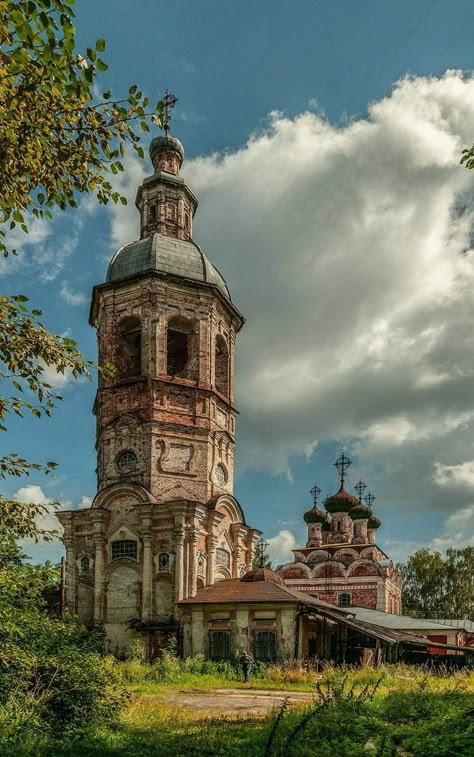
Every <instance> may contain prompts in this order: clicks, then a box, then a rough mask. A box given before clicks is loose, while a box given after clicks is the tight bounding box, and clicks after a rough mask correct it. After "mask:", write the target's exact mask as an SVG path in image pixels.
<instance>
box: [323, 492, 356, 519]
mask: <svg viewBox="0 0 474 757" xmlns="http://www.w3.org/2000/svg"><path fill="white" fill-rule="evenodd" d="M358 504H359V500H358V499H357V497H354V496H353V495H352V494H349V492H346V490H345V489H344V488H343V487H342V486H341V488H340V489H339V491H338V492H337V493H336V494H333V495H332V497H328V498H327V500H326V502H325V503H324V507H325V508H326V510H327V511H328V513H348V512H349V510H352V508H353V507H355V505H358Z"/></svg>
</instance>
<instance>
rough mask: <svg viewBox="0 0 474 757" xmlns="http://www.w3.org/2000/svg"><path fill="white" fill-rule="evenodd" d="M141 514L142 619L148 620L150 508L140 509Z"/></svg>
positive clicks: (150, 546)
mask: <svg viewBox="0 0 474 757" xmlns="http://www.w3.org/2000/svg"><path fill="white" fill-rule="evenodd" d="M141 516H142V517H141V526H142V534H143V576H142V620H150V618H151V615H152V583H153V558H152V534H151V530H150V529H151V508H147V509H146V510H142V512H141Z"/></svg>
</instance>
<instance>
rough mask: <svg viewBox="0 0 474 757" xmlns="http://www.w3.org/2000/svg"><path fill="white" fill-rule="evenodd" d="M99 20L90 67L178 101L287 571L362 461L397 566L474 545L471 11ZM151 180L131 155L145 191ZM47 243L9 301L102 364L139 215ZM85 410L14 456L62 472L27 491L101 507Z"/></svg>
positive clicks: (242, 425) (136, 13)
mask: <svg viewBox="0 0 474 757" xmlns="http://www.w3.org/2000/svg"><path fill="white" fill-rule="evenodd" d="M76 16H77V30H78V47H79V49H80V48H81V47H86V46H87V45H90V44H91V42H93V41H94V40H95V39H97V38H99V37H105V39H106V40H107V48H106V54H105V59H106V60H107V62H108V64H109V71H108V72H107V73H106V74H104V75H103V78H102V79H101V82H102V83H103V88H104V89H105V88H109V87H110V88H111V89H112V91H113V93H114V94H116V95H117V96H120V95H122V94H123V93H125V92H126V90H127V88H128V86H129V85H130V84H132V83H135V82H137V83H139V84H140V86H141V87H142V88H143V89H144V91H146V92H147V93H148V94H150V96H152V97H154V96H156V97H157V98H158V96H160V95H161V94H162V93H163V91H164V89H165V88H169V89H170V90H172V91H173V92H175V94H176V95H177V96H178V98H179V103H178V106H177V108H176V110H175V113H174V119H173V129H172V131H173V132H174V133H175V134H176V136H179V138H180V139H181V140H182V142H183V143H184V146H185V150H186V163H185V166H184V169H183V170H184V175H185V176H186V178H188V179H189V182H190V184H191V186H192V188H193V189H194V191H195V192H196V194H197V195H198V198H199V199H200V208H199V210H198V214H197V216H196V221H195V226H194V232H195V233H194V236H195V239H196V241H198V242H199V243H202V244H203V247H204V249H205V251H206V253H207V254H208V256H209V257H210V259H211V260H212V261H213V262H214V263H215V264H216V265H217V266H218V267H219V268H220V269H221V270H222V272H223V274H224V276H225V277H226V278H227V280H228V283H229V285H230V288H231V291H232V294H233V298H234V300H235V302H236V303H237V304H238V305H239V306H240V307H241V309H242V310H243V311H244V313H245V315H246V316H247V323H246V326H245V328H244V331H243V332H242V336H241V338H240V340H239V341H240V345H239V353H238V360H239V368H238V375H237V380H238V386H237V395H238V401H239V407H240V410H241V416H240V418H239V427H238V453H237V471H238V476H237V480H236V486H235V493H236V495H237V497H238V498H239V500H240V501H241V503H242V504H243V506H244V508H245V511H246V514H247V520H248V522H250V523H251V524H252V525H255V526H256V527H258V528H260V529H262V530H263V531H264V532H265V535H266V537H267V538H270V539H271V540H272V550H273V554H274V557H275V559H276V560H280V559H283V558H284V556H285V554H287V552H288V548H289V547H290V546H292V545H293V544H298V543H300V544H301V542H302V541H303V539H304V537H305V529H304V524H303V521H302V519H301V515H302V513H303V512H304V510H305V509H307V506H308V505H309V504H310V497H309V495H308V490H309V489H310V488H311V486H312V484H313V483H314V481H316V482H317V483H318V484H319V486H320V487H321V488H322V489H323V493H324V494H329V493H331V492H332V491H333V490H334V488H335V486H336V476H335V471H334V469H333V466H332V462H333V461H334V459H335V457H336V455H337V454H338V452H340V451H341V450H342V449H344V450H345V451H346V453H348V454H349V455H350V456H351V457H352V459H353V460H354V465H353V466H352V469H351V480H352V483H355V482H356V481H357V480H358V479H359V477H360V476H362V477H363V478H364V480H367V483H368V484H369V486H370V488H371V490H372V491H373V492H374V494H375V495H376V496H377V500H376V502H375V510H376V512H377V514H378V515H379V516H380V517H381V519H382V521H383V527H382V529H381V531H380V532H379V534H380V538H379V541H380V543H381V545H382V546H385V548H386V550H387V552H388V553H389V554H391V555H393V557H394V558H395V559H398V558H400V557H403V556H404V555H406V554H407V552H409V551H411V550H413V549H415V548H417V547H418V546H420V545H429V546H434V547H440V548H442V547H445V546H448V545H449V544H464V543H469V541H470V540H472V534H473V532H474V507H473V502H474V499H473V497H472V491H473V486H474V461H473V457H474V455H473V452H472V428H473V425H472V424H473V420H472V418H471V416H472V414H473V408H472V401H471V400H470V390H469V386H470V385H472V384H470V381H472V368H473V367H472V365H471V364H470V362H469V360H468V359H467V358H466V357H465V356H466V355H467V356H469V354H472V337H471V334H470V329H468V328H466V323H468V322H469V320H470V310H471V309H472V305H470V300H469V296H470V292H469V290H466V291H464V289H463V286H464V284H465V283H466V282H468V281H470V277H471V275H472V270H471V258H470V254H469V249H468V248H469V243H470V238H471V236H472V231H471V227H472V218H471V215H472V211H473V208H472V179H471V177H470V175H469V174H468V172H466V171H464V169H462V168H460V167H458V165H457V160H458V156H459V152H460V149H461V147H462V146H464V145H469V144H470V143H471V142H472V141H473V140H474V85H473V84H472V82H471V80H470V74H469V71H470V68H471V66H472V62H471V58H472V32H473V27H474V9H473V7H472V3H470V2H467V1H466V2H464V0H456V2H445V1H444V0H438V1H436V0H434V1H433V0H430V1H428V0H416V1H413V0H412V1H411V2H409V1H408V0H398V1H397V2H388V1H387V0H377V1H376V0H373V1H372V0H344V1H343V0H331V1H329V0H327V1H326V2H319V1H318V0H311V1H308V2H306V1H299V2H298V1H297V2H295V3H289V2H281V1H279V0H273V2H272V3H267V2H255V1H254V2H239V3H236V2H230V1H226V0H224V1H223V0H220V1H219V2H217V1H216V2H214V1H211V0H205V2H197V1H193V0H188V1H187V2H180V1H178V2H176V1H175V2H173V3H169V2H168V3H164V2H161V1H158V2H156V1H154V2H147V1H145V0H140V1H139V2H133V3H132V2H128V1H125V0H113V2H112V0H101V2H100V3H97V2H92V0H78V1H77V6H76ZM447 70H457V71H464V72H465V75H464V78H463V76H462V75H461V74H460V73H458V74H452V75H448V77H446V76H445V72H446V71H447ZM407 75H409V76H410V77H411V78H410V79H408V80H406V83H405V84H404V85H402V86H399V87H398V88H396V89H395V90H394V86H395V84H396V82H399V81H400V80H402V79H403V78H404V77H406V76H407ZM371 104H372V105H371ZM471 116H472V120H470V119H471ZM471 125H472V126H471ZM149 172H150V170H149V165H145V164H143V165H137V164H136V163H135V162H134V161H132V160H131V159H129V160H128V161H127V175H126V176H125V177H121V182H122V184H121V187H122V189H123V191H124V192H125V193H126V194H129V195H130V197H131V198H133V196H134V191H135V188H136V185H137V183H138V182H139V181H140V180H141V178H142V176H143V175H145V174H146V173H149ZM217 186H219V190H217V189H216V187H217ZM382 198H383V201H382ZM459 207H462V209H463V210H462V213H461V212H460V211H459V212H458V210H456V212H453V208H457V209H459ZM32 231H33V233H32V235H31V238H32V243H31V244H25V245H24V247H23V251H22V254H21V255H20V257H19V259H18V260H17V261H14V262H11V261H7V262H6V263H4V264H3V266H2V268H0V273H2V285H3V287H2V288H3V290H4V291H6V292H7V293H8V294H14V293H18V292H21V293H24V294H26V295H27V296H29V297H30V299H31V301H32V303H34V306H35V307H41V308H42V309H43V311H44V320H45V322H46V323H47V325H48V326H49V327H50V328H51V329H53V330H56V331H58V332H60V333H65V332H67V333H68V334H69V335H71V336H72V337H73V338H75V339H76V340H77V341H78V342H79V345H80V346H81V348H82V349H83V351H84V352H85V353H86V354H87V355H88V357H90V358H94V356H95V334H94V332H93V330H92V329H91V328H90V327H89V326H88V323H87V315H88V302H89V296H90V291H91V288H92V286H93V284H94V283H98V282H100V281H102V280H103V279H104V276H105V271H106V266H107V261H108V260H109V259H110V257H111V256H112V254H113V252H114V249H115V248H116V247H117V246H118V244H119V243H123V242H124V241H127V240H130V239H133V238H135V237H136V233H137V229H136V217H135V216H134V211H133V203H132V205H131V206H129V207H127V209H119V210H116V211H111V210H110V209H103V208H99V207H97V206H95V205H94V203H93V202H91V201H85V200H83V202H82V203H81V208H80V210H79V211H75V212H73V213H70V214H68V215H67V216H66V217H64V216H63V217H58V218H57V220H56V221H55V222H54V224H53V225H50V227H49V228H48V229H44V228H42V227H41V228H40V227H38V228H37V229H36V230H32ZM368 251H369V252H370V255H369V254H368ZM339 263H340V265H339ZM413 282H415V283H414V284H413ZM463 282H464V284H463ZM412 284H413V286H412ZM269 290H270V291H269ZM355 290H356V296H355V295H354V291H355ZM364 340H365V341H364ZM454 343H456V344H458V348H459V349H458V351H456V349H455V344H454ZM62 391H63V394H64V398H65V401H64V403H62V404H61V406H60V407H58V409H57V410H56V412H55V414H54V417H53V418H52V419H50V420H41V421H37V420H35V419H27V420H24V421H22V422H21V423H14V422H13V423H12V424H11V427H10V431H9V433H8V442H7V444H6V451H11V450H15V451H18V452H19V453H21V454H23V455H25V456H27V457H30V458H31V459H35V460H42V459H44V458H46V459H53V460H56V461H58V462H59V464H60V469H59V473H58V475H57V477H56V478H55V479H51V480H49V481H48V480H45V479H43V478H42V477H39V476H38V477H35V476H32V477H30V479H29V480H26V479H25V480H24V481H23V480H22V481H8V482H6V485H5V487H4V488H5V490H6V492H7V493H9V494H13V493H15V492H16V491H18V490H19V489H21V490H22V492H23V494H24V496H26V497H27V498H28V497H33V496H36V497H37V496H38V489H34V490H32V489H31V488H30V489H25V487H31V486H34V487H41V492H42V494H43V495H44V497H45V498H49V497H52V498H57V499H59V500H61V501H62V502H63V503H70V505H69V506H78V505H79V504H81V503H82V504H87V502H88V501H89V500H88V499H87V498H90V497H92V496H93V495H94V490H95V478H94V468H95V452H94V421H93V417H92V414H91V409H92V403H93V398H94V387H93V386H92V385H91V384H89V383H87V382H84V381H81V382H78V383H76V384H74V383H73V382H67V383H66V384H65V385H64V386H63V387H62ZM471 393H472V392H471ZM4 444H5V442H4ZM84 497H85V498H86V499H85V500H84V499H83V498H84ZM29 551H30V553H32V554H35V555H36V556H38V557H45V556H46V555H47V554H50V555H51V556H54V555H57V554H58V548H57V547H56V548H50V547H48V548H46V547H42V548H41V550H38V549H36V548H31V549H30V550H29Z"/></svg>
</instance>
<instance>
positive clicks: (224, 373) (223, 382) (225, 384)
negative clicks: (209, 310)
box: [215, 334, 229, 397]
mask: <svg viewBox="0 0 474 757" xmlns="http://www.w3.org/2000/svg"><path fill="white" fill-rule="evenodd" d="M215 375H216V381H215V384H216V389H217V391H218V392H220V393H221V394H223V395H224V396H225V397H227V396H228V394H229V350H228V349H227V344H226V342H225V339H224V338H223V337H222V336H221V335H220V334H218V335H217V336H216V349H215Z"/></svg>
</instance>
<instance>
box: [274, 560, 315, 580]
mask: <svg viewBox="0 0 474 757" xmlns="http://www.w3.org/2000/svg"><path fill="white" fill-rule="evenodd" d="M278 573H279V574H280V576H281V577H282V578H310V577H311V570H310V568H309V567H308V566H307V565H304V564H303V563H291V564H290V565H288V566H283V568H280V570H279V571H278Z"/></svg>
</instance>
